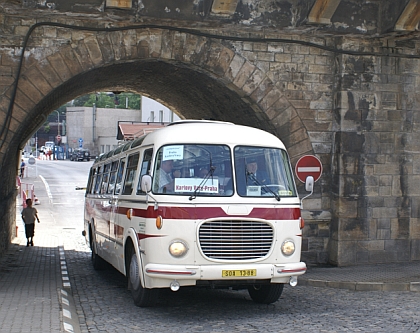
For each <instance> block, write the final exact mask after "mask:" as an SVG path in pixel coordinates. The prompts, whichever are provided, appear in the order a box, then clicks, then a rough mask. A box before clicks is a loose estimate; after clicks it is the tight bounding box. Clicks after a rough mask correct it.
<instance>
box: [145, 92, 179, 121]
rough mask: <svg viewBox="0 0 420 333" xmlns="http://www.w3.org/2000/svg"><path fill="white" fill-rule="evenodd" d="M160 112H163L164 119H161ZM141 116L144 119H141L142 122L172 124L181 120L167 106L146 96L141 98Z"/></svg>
mask: <svg viewBox="0 0 420 333" xmlns="http://www.w3.org/2000/svg"><path fill="white" fill-rule="evenodd" d="M160 111H163V112H162V118H163V119H160V118H159V117H160ZM152 112H153V113H154V119H152V118H153V117H152ZM141 114H142V118H141V121H142V122H151V123H153V122H155V123H157V122H164V123H170V122H173V121H177V120H180V118H179V117H178V116H177V115H176V114H175V113H173V112H172V111H171V110H170V109H168V108H167V107H166V106H164V105H162V104H160V103H159V102H157V101H155V100H153V99H150V98H148V97H145V96H142V98H141Z"/></svg>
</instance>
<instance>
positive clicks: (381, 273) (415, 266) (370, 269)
mask: <svg viewBox="0 0 420 333" xmlns="http://www.w3.org/2000/svg"><path fill="white" fill-rule="evenodd" d="M298 283H299V285H301V286H312V287H329V288H340V289H349V290H356V291H414V292H420V261H414V262H408V263H391V264H375V265H363V266H350V267H308V270H307V272H306V273H305V274H304V275H302V276H301V277H299V279H298Z"/></svg>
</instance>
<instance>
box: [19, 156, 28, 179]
mask: <svg viewBox="0 0 420 333" xmlns="http://www.w3.org/2000/svg"><path fill="white" fill-rule="evenodd" d="M25 166H26V164H25V161H24V160H23V158H22V162H21V163H20V175H19V176H20V178H23V176H24V174H25Z"/></svg>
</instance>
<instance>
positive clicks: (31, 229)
mask: <svg viewBox="0 0 420 333" xmlns="http://www.w3.org/2000/svg"><path fill="white" fill-rule="evenodd" d="M35 219H37V220H38V223H39V222H40V221H39V217H38V211H37V210H36V208H34V207H32V199H30V198H28V199H26V207H25V208H23V210H22V220H23V222H24V223H25V235H26V239H27V242H26V246H29V244H30V245H31V246H34V239H33V238H34V234H35Z"/></svg>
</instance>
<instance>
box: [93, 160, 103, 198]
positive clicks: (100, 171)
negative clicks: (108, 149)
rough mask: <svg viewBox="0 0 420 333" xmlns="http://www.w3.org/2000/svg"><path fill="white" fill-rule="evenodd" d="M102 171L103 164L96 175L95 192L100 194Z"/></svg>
mask: <svg viewBox="0 0 420 333" xmlns="http://www.w3.org/2000/svg"><path fill="white" fill-rule="evenodd" d="M102 171H103V165H102V166H100V167H99V168H98V174H97V175H96V183H95V194H99V190H100V189H101V181H102Z"/></svg>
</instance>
